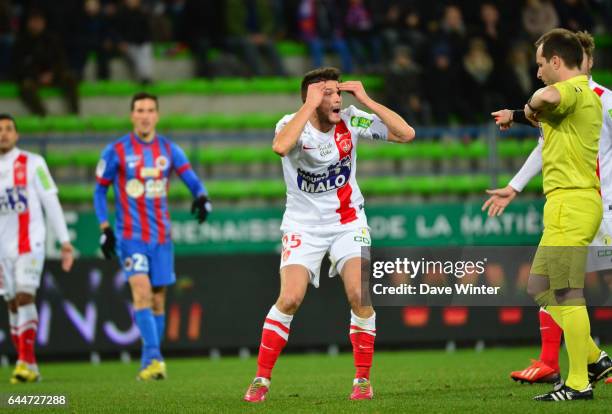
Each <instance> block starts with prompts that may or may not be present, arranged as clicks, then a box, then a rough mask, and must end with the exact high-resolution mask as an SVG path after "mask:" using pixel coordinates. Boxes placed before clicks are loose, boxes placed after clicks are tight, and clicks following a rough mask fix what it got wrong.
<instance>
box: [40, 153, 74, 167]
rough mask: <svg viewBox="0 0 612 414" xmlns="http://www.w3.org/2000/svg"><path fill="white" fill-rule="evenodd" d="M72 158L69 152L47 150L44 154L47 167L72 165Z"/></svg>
mask: <svg viewBox="0 0 612 414" xmlns="http://www.w3.org/2000/svg"><path fill="white" fill-rule="evenodd" d="M72 159H73V158H72V154H71V153H65V152H56V151H49V152H47V154H45V161H47V165H48V166H49V168H59V167H69V166H70V165H72Z"/></svg>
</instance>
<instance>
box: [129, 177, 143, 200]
mask: <svg viewBox="0 0 612 414" xmlns="http://www.w3.org/2000/svg"><path fill="white" fill-rule="evenodd" d="M144 190H145V188H144V185H143V184H142V182H140V180H138V179H136V178H133V179H131V180H130V181H128V182H127V184H126V185H125V192H126V193H127V195H129V196H130V197H132V198H139V197H141V196H142V195H143V194H144Z"/></svg>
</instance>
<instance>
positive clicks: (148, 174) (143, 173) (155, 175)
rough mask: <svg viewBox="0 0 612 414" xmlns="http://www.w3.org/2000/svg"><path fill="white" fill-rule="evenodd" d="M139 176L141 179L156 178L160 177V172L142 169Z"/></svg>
mask: <svg viewBox="0 0 612 414" xmlns="http://www.w3.org/2000/svg"><path fill="white" fill-rule="evenodd" d="M140 176H141V177H142V178H158V177H159V176H161V170H160V169H159V168H152V167H142V168H141V169H140Z"/></svg>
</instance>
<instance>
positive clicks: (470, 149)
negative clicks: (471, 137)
mask: <svg viewBox="0 0 612 414" xmlns="http://www.w3.org/2000/svg"><path fill="white" fill-rule="evenodd" d="M488 154H489V149H488V147H487V144H486V143H485V142H484V141H481V140H476V141H473V142H471V143H469V144H468V146H467V156H468V158H470V159H483V158H487V155H488Z"/></svg>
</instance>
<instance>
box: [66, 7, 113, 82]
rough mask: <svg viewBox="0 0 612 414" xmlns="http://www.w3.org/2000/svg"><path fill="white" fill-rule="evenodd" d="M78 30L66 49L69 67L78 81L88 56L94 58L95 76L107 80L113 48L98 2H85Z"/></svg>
mask: <svg viewBox="0 0 612 414" xmlns="http://www.w3.org/2000/svg"><path fill="white" fill-rule="evenodd" d="M78 23H79V28H78V32H77V33H76V36H74V39H73V41H72V45H71V47H70V48H69V49H68V53H69V57H70V61H71V66H72V69H73V71H74V72H75V73H76V74H77V76H78V77H79V79H83V70H84V68H85V64H86V63H87V59H88V57H89V55H90V54H92V53H93V54H95V56H96V76H97V78H98V79H102V80H107V79H109V77H110V65H109V63H110V58H111V56H112V53H113V50H114V48H115V45H114V41H113V39H112V36H111V33H110V29H109V24H108V21H107V19H106V17H105V16H104V15H103V14H102V7H101V4H100V1H99V0H85V2H84V4H83V13H82V15H81V16H80V17H79V19H78Z"/></svg>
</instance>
